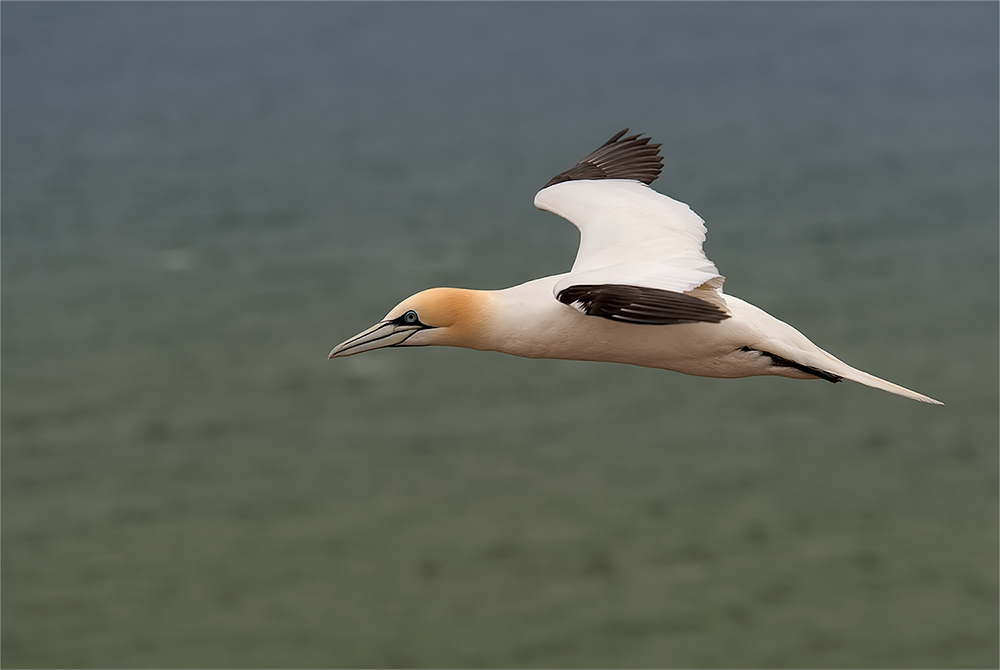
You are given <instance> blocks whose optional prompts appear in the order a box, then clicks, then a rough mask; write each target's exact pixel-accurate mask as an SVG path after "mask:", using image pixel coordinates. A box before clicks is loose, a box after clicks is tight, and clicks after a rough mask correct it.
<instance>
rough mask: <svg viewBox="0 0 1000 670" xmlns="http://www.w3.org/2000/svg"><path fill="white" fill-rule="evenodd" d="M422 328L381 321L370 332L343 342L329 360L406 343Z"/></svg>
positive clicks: (336, 347)
mask: <svg viewBox="0 0 1000 670" xmlns="http://www.w3.org/2000/svg"><path fill="white" fill-rule="evenodd" d="M420 328H421V327H420V326H419V325H416V326H409V325H406V324H400V323H396V322H393V321H380V322H379V323H376V324H375V325H374V326H372V327H371V328H369V329H368V330H366V331H364V332H361V333H358V334H357V335H355V336H354V337H352V338H351V339H349V340H347V341H345V342H341V343H340V344H338V345H337V346H335V347H334V348H333V351H331V352H330V355H329V356H327V358H337V357H338V356H353V355H354V354H360V353H362V352H364V351H371V350H372V349H381V348H382V347H394V346H396V345H398V344H402V343H403V342H405V341H406V339H407V338H408V337H410V335H413V333H415V332H417V331H418V330H420Z"/></svg>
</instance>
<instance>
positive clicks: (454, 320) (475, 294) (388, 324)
mask: <svg viewBox="0 0 1000 670" xmlns="http://www.w3.org/2000/svg"><path fill="white" fill-rule="evenodd" d="M489 301H490V298H489V295H488V292H486V291H470V290H467V289H458V288H432V289H428V290H426V291H421V292H420V293H417V294H415V295H411V296H410V297H409V298H407V299H406V300H404V301H403V302H401V303H399V304H398V305H396V306H395V307H393V308H392V309H391V310H389V313H388V314H386V315H385V318H384V319H382V320H381V321H379V322H378V323H376V324H375V325H374V326H372V327H371V328H369V329H368V330H365V331H363V332H361V333H358V334H357V335H355V336H354V337H352V338H350V339H349V340H346V341H345V342H341V343H340V344H338V345H337V346H336V347H334V348H333V351H331V352H330V356H329V358H337V357H341V356H352V355H354V354H360V353H362V352H365V351H371V350H373V349H382V348H384V347H421V346H428V345H432V344H437V345H445V346H452V347H468V348H470V349H482V348H485V346H484V344H483V343H484V342H485V338H486V334H487V332H488V329H489V324H488V315H489Z"/></svg>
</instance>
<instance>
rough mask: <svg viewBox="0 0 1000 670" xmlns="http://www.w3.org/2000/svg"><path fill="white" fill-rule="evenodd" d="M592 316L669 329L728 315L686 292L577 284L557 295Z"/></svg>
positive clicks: (721, 318) (713, 321) (562, 300)
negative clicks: (674, 325)
mask: <svg viewBox="0 0 1000 670" xmlns="http://www.w3.org/2000/svg"><path fill="white" fill-rule="evenodd" d="M556 299H558V300H559V302H562V303H565V304H567V305H572V306H574V307H577V309H579V310H580V311H582V312H583V313H584V314H587V315H589V316H600V317H602V318H605V319H611V320H612V321H623V322H625V323H639V324H648V325H657V326H667V325H673V324H678V323H699V322H705V323H719V322H720V321H723V320H725V319H728V318H729V315H728V314H726V313H725V312H724V311H722V310H721V309H719V308H718V307H716V306H715V305H713V304H712V303H710V302H706V301H705V300H702V299H700V298H696V297H694V296H692V295H688V294H687V293H676V292H674V291H664V290H663V289H658V288H648V287H645V286H630V285H628V284H578V285H576V286H568V287H566V288H564V289H563V290H562V291H559V295H557V296H556Z"/></svg>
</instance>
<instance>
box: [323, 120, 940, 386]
mask: <svg viewBox="0 0 1000 670" xmlns="http://www.w3.org/2000/svg"><path fill="white" fill-rule="evenodd" d="M627 133H628V129H625V130H623V131H621V132H620V133H618V134H616V135H615V136H614V137H612V138H611V139H610V140H608V141H607V142H605V143H604V144H602V145H601V146H600V147H599V148H598V149H597V150H596V151H594V152H593V153H591V154H590V155H589V156H587V157H586V158H584V159H583V160H582V161H580V162H579V163H577V164H576V165H574V166H573V167H571V168H570V169H568V170H566V171H565V172H561V173H559V174H557V175H556V176H555V177H553V178H552V179H551V180H549V182H548V183H547V184H545V186H544V187H543V188H542V190H540V191H539V192H538V193H537V194H536V195H535V206H536V207H537V208H539V209H541V210H545V211H548V212H552V213H553V214H557V215H559V216H561V217H563V218H564V219H567V220H569V221H570V222H571V223H573V224H574V225H575V226H576V227H577V228H579V229H580V248H579V250H578V251H577V255H576V260H575V262H574V263H573V267H572V269H571V270H570V271H569V272H565V273H563V274H557V275H553V276H551V277H542V278H541V279H535V280H532V281H529V282H525V283H524V284H519V285H518V286H512V287H511V288H506V289H502V290H498V291H477V290H469V289H460V288H432V289H428V290H426V291H421V292H420V293H417V294H415V295H412V296H410V297H409V298H407V299H406V300H404V301H402V302H401V303H399V304H398V305H396V306H395V307H393V308H392V309H391V310H389V313H388V314H386V315H385V318H383V319H382V320H381V321H379V322H378V323H376V324H375V325H374V326H372V327H371V328H369V329H368V330H365V331H364V332H362V333H359V334H358V335H355V336H354V337H352V338H350V339H349V340H347V341H345V342H343V343H341V344H339V345H337V346H336V347H334V349H333V351H331V352H330V356H329V357H330V358H337V357H340V356H351V355H353V354H360V353H362V352H365V351H372V350H374V349H383V348H386V347H413V346H426V345H444V346H452V347H466V348H469V349H479V350H482V351H500V352H503V353H506V354H513V355H515V356H524V357H527V358H559V359H571V360H584V361H607V362H613V363H629V364H632V365H640V366H645V367H650V368H661V369H665V370H674V371H676V372H683V373H685V374H689V375H699V376H702V377H722V378H736V377H751V376H754V375H777V376H779V377H791V378H793V379H823V380H826V381H828V382H833V383H837V382H839V381H841V380H843V379H850V380H851V381H855V382H858V383H861V384H864V385H866V386H871V387H873V388H877V389H882V390H883V391H888V392H889V393H895V394H896V395H901V396H904V397H906V398H912V399H913V400H918V401H920V402H925V403H931V404H934V405H940V404H942V403H940V402H938V401H937V400H934V399H932V398H929V397H927V396H925V395H921V394H919V393H916V392H915V391H911V390H909V389H906V388H903V387H902V386H898V385H896V384H893V383H891V382H888V381H885V380H884V379H879V378H878V377H875V376H873V375H870V374H868V373H867V372H862V371H861V370H858V369H856V368H853V367H851V366H850V365H848V364H846V363H844V362H843V361H841V360H839V359H837V358H835V357H834V356H832V355H831V354H829V353H827V352H826V351H823V350H822V349H820V348H819V347H817V346H816V345H815V344H813V343H812V342H810V341H809V339H807V338H806V337H805V336H804V335H803V334H802V333H800V332H799V331H797V330H796V329H795V328H792V327H791V326H789V325H788V324H787V323H785V322H783V321H779V320H778V319H776V318H774V317H773V316H771V315H770V314H768V313H767V312H765V311H764V310H762V309H760V308H758V307H754V306H753V305H751V304H750V303H748V302H745V301H743V300H740V299H739V298H736V297H734V296H731V295H727V294H726V293H724V292H723V290H722V284H723V282H724V281H725V277H723V276H722V275H720V274H719V270H718V269H717V268H716V267H715V264H714V263H712V261H710V260H709V259H708V257H706V256H705V253H704V251H702V244H703V243H704V241H705V233H706V229H705V222H704V221H703V220H702V218H701V217H699V216H698V215H697V214H695V213H694V212H693V211H692V210H691V208H690V207H688V206H687V205H686V204H684V203H683V202H678V201H677V200H673V199H672V198H669V197H667V196H665V195H662V194H660V193H657V192H656V191H654V190H653V189H652V188H650V186H649V185H650V184H651V183H652V182H653V181H654V180H655V179H656V178H657V177H658V176H659V175H660V170H661V169H662V167H663V158H662V157H661V156H660V152H659V147H660V145H659V144H650V138H649V137H642V136H640V135H630V136H628V137H626V134H627Z"/></svg>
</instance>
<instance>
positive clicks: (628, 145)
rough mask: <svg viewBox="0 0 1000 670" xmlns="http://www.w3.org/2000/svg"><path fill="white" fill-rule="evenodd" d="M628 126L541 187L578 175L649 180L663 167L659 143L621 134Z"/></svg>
mask: <svg viewBox="0 0 1000 670" xmlns="http://www.w3.org/2000/svg"><path fill="white" fill-rule="evenodd" d="M627 132H628V128H626V129H625V130H623V131H621V132H620V133H618V134H617V135H615V136H614V137H612V138H611V139H610V140H608V141H607V142H605V143H604V144H602V145H601V146H600V147H599V148H598V149H597V150H596V151H594V152H593V153H592V154H590V155H589V156H587V157H586V158H584V159H583V160H582V161H580V162H579V163H577V164H576V165H574V166H573V167H571V168H570V169H568V170H566V171H565V172H560V173H559V174H557V175H556V176H555V177H553V178H552V179H550V180H549V183H547V184H546V185H545V186H543V187H542V188H548V187H549V186H552V185H553V184H560V183H562V182H564V181H574V180H579V179H636V180H638V181H641V182H642V183H643V184H652V183H653V181H654V180H655V179H656V178H657V177H659V176H660V170H662V169H663V157H662V156H660V145H659V144H650V143H649V138H648V137H640V136H639V135H630V136H628V137H623V136H624V135H625V133H627Z"/></svg>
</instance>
